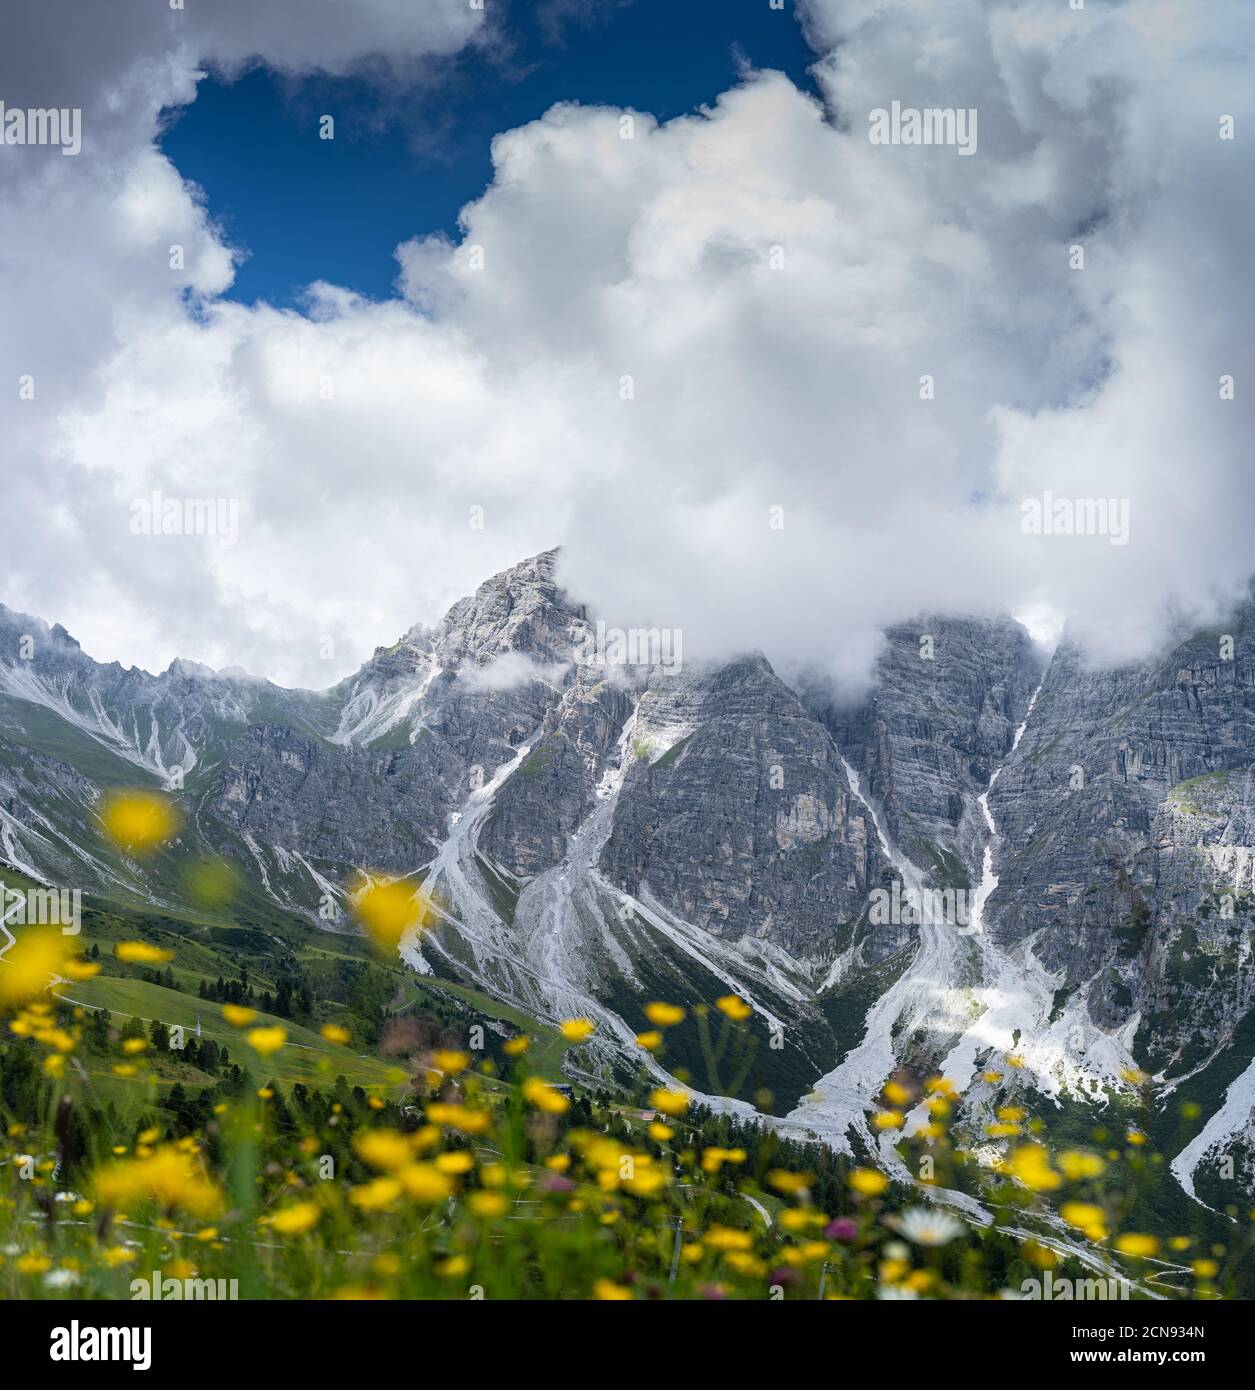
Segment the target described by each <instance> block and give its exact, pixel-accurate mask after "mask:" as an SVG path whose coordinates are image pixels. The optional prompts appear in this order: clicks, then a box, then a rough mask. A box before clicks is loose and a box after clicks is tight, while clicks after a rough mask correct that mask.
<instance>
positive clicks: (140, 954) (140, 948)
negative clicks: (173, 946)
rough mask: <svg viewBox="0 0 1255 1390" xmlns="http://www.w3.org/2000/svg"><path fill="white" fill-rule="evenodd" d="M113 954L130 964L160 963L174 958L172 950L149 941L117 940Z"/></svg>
mask: <svg viewBox="0 0 1255 1390" xmlns="http://www.w3.org/2000/svg"><path fill="white" fill-rule="evenodd" d="M113 954H114V955H115V956H117V958H118V959H119V960H124V961H126V962H128V964H131V965H162V964H164V963H165V962H166V961H168V960H173V959H174V952H173V951H165V950H163V949H162V948H161V947H160V946H154V945H153V944H152V943H151V942H149V941H119V942H118V944H117V945H116V946H115V947H114V948H113Z"/></svg>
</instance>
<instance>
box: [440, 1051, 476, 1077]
mask: <svg viewBox="0 0 1255 1390" xmlns="http://www.w3.org/2000/svg"><path fill="white" fill-rule="evenodd" d="M431 1061H432V1065H433V1066H434V1067H435V1068H436V1069H437V1070H438V1071H442V1072H445V1073H446V1074H447V1075H449V1076H456V1075H457V1074H458V1072H462V1071H465V1070H466V1069H467V1067H469V1066H470V1064H471V1054H470V1053H469V1052H454V1051H451V1050H449V1049H447V1048H441V1049H440V1050H439V1051H437V1052H433V1053H432V1055H431Z"/></svg>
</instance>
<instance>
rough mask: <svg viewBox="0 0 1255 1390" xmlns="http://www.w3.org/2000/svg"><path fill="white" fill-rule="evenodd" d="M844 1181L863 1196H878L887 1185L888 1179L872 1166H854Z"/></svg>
mask: <svg viewBox="0 0 1255 1390" xmlns="http://www.w3.org/2000/svg"><path fill="white" fill-rule="evenodd" d="M846 1181H847V1182H848V1183H849V1184H850V1186H851V1187H852V1188H853V1189H854V1190H855V1192H859V1193H862V1195H863V1196H864V1197H879V1196H880V1194H881V1193H882V1192H883V1191H884V1190H885V1189H886V1188H887V1187H888V1186H889V1179H888V1178H887V1177H885V1175H884V1174H883V1173H878V1172H877V1171H876V1170H875V1169H874V1168H854V1169H852V1170H851V1172H850V1175H849V1177H848V1178H847V1179H846Z"/></svg>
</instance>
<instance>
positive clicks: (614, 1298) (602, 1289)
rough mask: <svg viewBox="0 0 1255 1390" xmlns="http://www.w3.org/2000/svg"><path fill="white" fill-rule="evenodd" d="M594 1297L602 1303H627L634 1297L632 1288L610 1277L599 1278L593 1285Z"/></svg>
mask: <svg viewBox="0 0 1255 1390" xmlns="http://www.w3.org/2000/svg"><path fill="white" fill-rule="evenodd" d="M593 1297H594V1298H595V1299H598V1300H600V1301H601V1302H602V1303H627V1302H630V1301H631V1299H632V1290H631V1289H625V1288H624V1287H623V1285H622V1284H615V1283H613V1282H612V1281H611V1280H609V1279H598V1280H597V1282H596V1283H595V1284H594V1285H593Z"/></svg>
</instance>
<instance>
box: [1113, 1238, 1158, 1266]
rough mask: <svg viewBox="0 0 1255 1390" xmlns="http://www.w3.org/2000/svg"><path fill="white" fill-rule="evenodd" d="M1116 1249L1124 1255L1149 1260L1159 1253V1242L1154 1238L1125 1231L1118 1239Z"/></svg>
mask: <svg viewBox="0 0 1255 1390" xmlns="http://www.w3.org/2000/svg"><path fill="white" fill-rule="evenodd" d="M1116 1249H1117V1250H1118V1251H1119V1252H1120V1253H1121V1254H1122V1255H1136V1256H1137V1257H1138V1258H1139V1259H1147V1258H1149V1257H1150V1256H1151V1255H1154V1254H1155V1253H1156V1252H1157V1251H1158V1249H1159V1242H1158V1241H1157V1240H1156V1239H1155V1237H1154V1236H1148V1235H1143V1234H1141V1233H1140V1232H1138V1231H1125V1232H1124V1234H1123V1235H1119V1236H1117V1237H1116Z"/></svg>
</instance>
